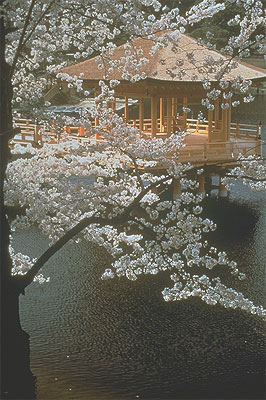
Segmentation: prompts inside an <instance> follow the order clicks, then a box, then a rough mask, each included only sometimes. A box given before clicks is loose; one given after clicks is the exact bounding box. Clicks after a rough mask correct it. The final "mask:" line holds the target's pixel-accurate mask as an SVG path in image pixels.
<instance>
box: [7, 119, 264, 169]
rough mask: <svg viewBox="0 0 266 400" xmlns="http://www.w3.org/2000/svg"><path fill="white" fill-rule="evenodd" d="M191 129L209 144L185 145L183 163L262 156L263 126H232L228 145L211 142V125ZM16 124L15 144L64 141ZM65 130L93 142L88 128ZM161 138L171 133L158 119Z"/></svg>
mask: <svg viewBox="0 0 266 400" xmlns="http://www.w3.org/2000/svg"><path fill="white" fill-rule="evenodd" d="M129 122H130V124H131V125H132V126H135V127H136V128H138V127H139V120H132V121H129ZM187 122H188V129H189V130H190V131H191V132H196V133H199V134H203V135H204V134H205V135H204V137H206V141H205V142H204V143H198V144H194V143H193V142H192V143H191V141H190V143H187V144H185V146H184V147H183V148H182V149H181V150H180V153H179V158H180V161H182V162H188V161H189V162H192V163H195V164H197V163H202V162H206V161H208V162H214V161H218V160H227V161H230V160H234V159H236V158H237V156H238V155H239V154H243V155H251V154H260V143H261V141H260V140H258V139H259V127H258V126H255V125H247V124H237V123H231V130H230V139H231V140H230V141H228V142H214V143H208V142H207V131H206V128H207V124H199V122H198V121H197V120H192V119H189V120H187ZM16 125H17V126H19V127H20V129H21V132H20V134H18V135H16V136H15V138H14V139H12V141H11V144H15V143H20V144H22V145H27V144H33V145H35V146H40V147H41V146H42V145H43V143H45V142H47V141H49V143H58V142H59V141H60V134H59V133H57V130H56V126H52V128H51V129H49V130H47V129H45V128H44V126H42V125H38V124H34V123H32V121H28V120H25V119H19V120H16ZM144 127H145V129H144V133H146V137H147V138H149V137H150V127H151V120H150V119H145V120H144ZM64 131H65V132H66V133H67V134H68V135H69V136H70V137H71V138H72V139H76V140H82V141H83V140H84V141H88V140H91V139H89V138H87V137H86V135H85V128H84V127H82V126H80V127H77V126H66V127H65V128H64ZM156 136H157V137H161V138H164V137H166V136H167V133H164V132H159V120H158V133H157V135H156ZM98 139H101V138H100V136H99V135H97V134H96V135H95V138H94V140H98Z"/></svg>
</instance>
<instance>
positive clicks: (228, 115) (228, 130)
mask: <svg viewBox="0 0 266 400" xmlns="http://www.w3.org/2000/svg"><path fill="white" fill-rule="evenodd" d="M228 104H229V108H228V109H227V139H226V140H230V130H231V110H232V105H231V99H229V100H228Z"/></svg>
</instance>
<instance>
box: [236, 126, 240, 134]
mask: <svg viewBox="0 0 266 400" xmlns="http://www.w3.org/2000/svg"><path fill="white" fill-rule="evenodd" d="M239 136H240V130H239V124H238V123H237V124H236V137H239Z"/></svg>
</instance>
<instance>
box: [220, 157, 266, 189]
mask: <svg viewBox="0 0 266 400" xmlns="http://www.w3.org/2000/svg"><path fill="white" fill-rule="evenodd" d="M238 163H239V165H238V166H237V167H235V168H233V169H232V170H231V171H230V173H228V176H225V177H224V178H223V183H224V184H225V185H226V186H227V187H228V188H229V187H230V185H231V184H232V179H233V180H235V179H240V180H241V182H242V183H243V184H244V185H247V186H249V187H251V188H252V189H255V190H265V189H266V165H265V160H264V159H263V158H261V157H259V156H258V157H254V156H246V157H245V156H243V155H240V156H239V157H238Z"/></svg>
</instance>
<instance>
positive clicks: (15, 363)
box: [0, 0, 35, 400]
mask: <svg viewBox="0 0 266 400" xmlns="http://www.w3.org/2000/svg"><path fill="white" fill-rule="evenodd" d="M2 3H3V0H0V5H2ZM5 34H6V32H5V26H4V20H3V17H2V18H1V17H0V238H1V240H0V260H1V263H0V266H1V270H0V272H1V392H2V396H1V398H6V399H28V400H29V399H34V398H35V379H34V377H33V375H32V373H31V371H30V360H29V354H30V353H29V336H28V335H27V334H26V333H25V332H24V331H23V330H22V328H21V325H20V320H19V295H20V293H22V292H23V282H22V280H21V279H18V278H17V277H12V276H11V269H12V261H11V258H10V255H9V234H10V228H9V223H8V219H7V216H6V210H5V205H4V179H5V174H6V167H7V163H8V159H9V153H10V152H9V146H8V140H9V139H10V138H11V137H12V110H11V101H12V83H11V74H10V66H9V65H8V64H7V63H6V61H5Z"/></svg>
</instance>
